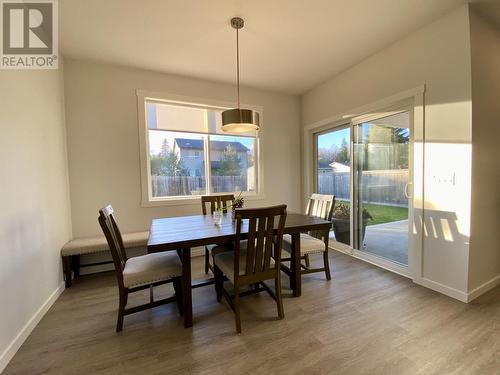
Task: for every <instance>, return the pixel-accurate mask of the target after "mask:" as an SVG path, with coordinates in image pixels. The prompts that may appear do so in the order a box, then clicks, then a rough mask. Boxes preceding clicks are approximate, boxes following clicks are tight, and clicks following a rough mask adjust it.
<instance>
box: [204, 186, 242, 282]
mask: <svg viewBox="0 0 500 375" xmlns="http://www.w3.org/2000/svg"><path fill="white" fill-rule="evenodd" d="M233 201H234V195H233V194H223V195H203V196H202V197H201V212H203V215H206V214H207V206H208V205H209V206H210V215H212V214H213V213H214V212H215V211H216V210H221V209H222V212H223V213H227V206H228V205H230V204H231V203H233ZM222 251H227V247H222V246H219V245H216V244H214V245H207V246H205V273H208V270H210V271H212V272H214V267H213V265H212V263H210V258H212V262H213V257H214V256H215V254H217V253H220V252H222Z"/></svg>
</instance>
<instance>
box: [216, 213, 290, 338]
mask: <svg viewBox="0 0 500 375" xmlns="http://www.w3.org/2000/svg"><path fill="white" fill-rule="evenodd" d="M235 215H236V238H235V242H234V251H226V252H221V253H218V254H216V255H215V257H214V275H215V291H216V293H217V300H218V301H219V302H220V301H221V299H222V296H224V297H225V298H226V299H227V302H228V303H229V305H230V306H231V308H232V309H233V310H234V316H235V323H236V331H237V332H238V333H241V319H240V296H244V295H247V294H250V293H256V292H261V291H264V290H265V291H267V292H268V293H269V294H270V295H271V297H272V298H273V299H274V300H275V301H276V305H277V309H278V317H279V319H283V318H284V316H285V314H284V311H283V301H282V298H281V272H280V258H281V248H282V241H283V231H284V227H285V220H286V205H280V206H273V207H267V208H255V209H252V208H250V209H244V208H238V209H236V212H235ZM276 224H277V225H276ZM244 225H245V226H247V225H248V236H247V237H248V241H246V242H245V245H246V246H245V248H242V246H241V245H242V232H243V230H244V227H243V226H244ZM245 232H246V231H244V233H245ZM224 276H225V277H227V279H228V280H229V281H230V282H231V283H232V285H233V290H232V295H230V294H229V292H228V291H227V290H226V289H225V288H224ZM265 280H274V286H275V292H273V291H272V290H271V289H269V287H268V286H267V285H266V284H265V283H264V281H265ZM247 286H250V287H251V288H250V289H249V290H247V291H245V292H243V293H241V289H242V288H243V287H247ZM240 293H241V294H240Z"/></svg>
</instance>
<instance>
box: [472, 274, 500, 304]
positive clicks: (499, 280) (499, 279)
mask: <svg viewBox="0 0 500 375" xmlns="http://www.w3.org/2000/svg"><path fill="white" fill-rule="evenodd" d="M498 285H500V275H497V276H495V277H494V278H492V279H491V280H489V281H487V282H485V283H484V284H481V285H479V286H478V287H477V288H474V289H472V290H471V291H470V292H469V293H467V302H470V301H472V300H474V299H476V298H477V297H479V296H480V295H481V294H484V293H486V292H488V291H489V290H491V289H493V288H494V287H496V286H498Z"/></svg>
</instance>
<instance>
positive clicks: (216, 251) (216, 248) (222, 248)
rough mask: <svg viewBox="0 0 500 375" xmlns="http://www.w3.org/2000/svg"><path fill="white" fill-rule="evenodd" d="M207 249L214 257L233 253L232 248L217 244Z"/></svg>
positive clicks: (208, 246)
mask: <svg viewBox="0 0 500 375" xmlns="http://www.w3.org/2000/svg"><path fill="white" fill-rule="evenodd" d="M206 248H207V250H208V252H209V253H210V255H211V256H212V257H214V256H216V255H217V254H220V253H222V252H224V251H231V250H232V248H231V246H226V245H215V244H214V245H207V246H206Z"/></svg>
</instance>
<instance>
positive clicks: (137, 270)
mask: <svg viewBox="0 0 500 375" xmlns="http://www.w3.org/2000/svg"><path fill="white" fill-rule="evenodd" d="M181 275H182V263H181V261H180V259H179V256H178V255H177V253H176V252H175V251H166V252H161V253H152V254H147V255H142V256H137V257H133V258H129V259H128V260H127V262H126V263H125V268H124V269H123V284H124V286H125V287H126V288H130V287H136V286H141V285H149V284H151V283H154V282H157V281H163V280H168V279H172V278H174V277H178V276H181Z"/></svg>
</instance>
